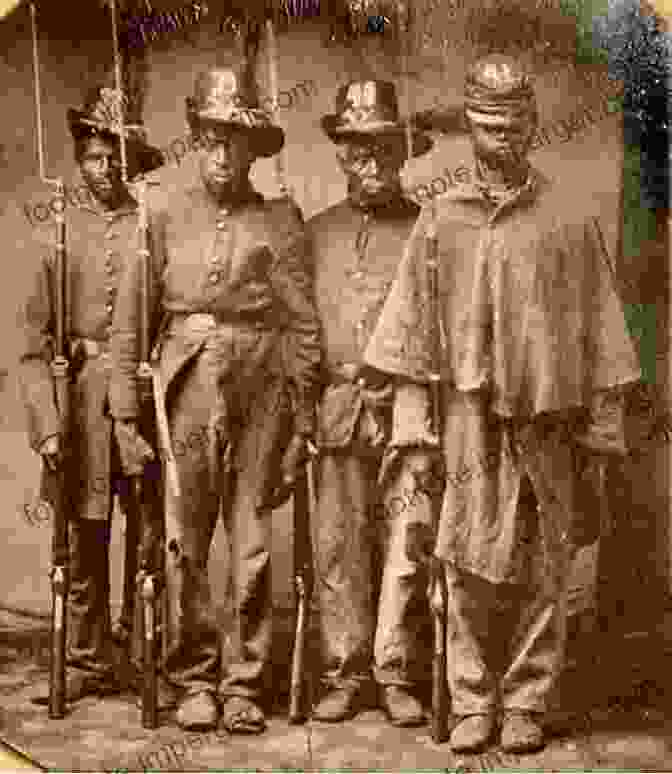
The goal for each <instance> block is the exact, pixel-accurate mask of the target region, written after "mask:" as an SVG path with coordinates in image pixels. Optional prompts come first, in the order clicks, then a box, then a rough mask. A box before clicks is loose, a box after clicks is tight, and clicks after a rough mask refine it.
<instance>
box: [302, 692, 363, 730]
mask: <svg viewBox="0 0 672 774" xmlns="http://www.w3.org/2000/svg"><path fill="white" fill-rule="evenodd" d="M362 709H363V702H362V695H361V691H360V689H359V687H358V686H353V685H348V686H345V687H344V688H332V689H331V690H330V691H329V692H328V693H327V694H326V695H325V696H324V697H323V698H322V700H321V701H320V702H319V704H318V705H317V707H315V709H314V710H313V719H314V720H320V721H322V722H323V723H339V722H340V721H341V720H351V719H352V718H354V717H355V716H356V715H357V714H358V713H359V712H360V711H361V710H362Z"/></svg>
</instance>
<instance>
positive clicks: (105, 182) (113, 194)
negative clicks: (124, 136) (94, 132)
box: [79, 137, 122, 205]
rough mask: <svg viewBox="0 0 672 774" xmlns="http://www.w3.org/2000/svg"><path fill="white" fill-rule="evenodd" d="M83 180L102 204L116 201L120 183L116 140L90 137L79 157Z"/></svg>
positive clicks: (118, 153) (119, 156) (119, 161)
mask: <svg viewBox="0 0 672 774" xmlns="http://www.w3.org/2000/svg"><path fill="white" fill-rule="evenodd" d="M79 166H80V169H81V171H82V177H83V178H84V182H85V183H86V184H87V186H88V187H89V190H90V191H91V193H92V194H93V195H94V197H95V198H96V199H97V200H98V201H99V202H102V203H103V204H108V205H112V204H113V203H114V202H116V201H118V199H119V197H120V194H121V189H122V183H121V155H120V152H119V146H118V143H116V142H111V141H109V140H104V139H102V138H101V137H91V138H89V139H88V140H87V141H86V145H85V147H84V150H83V152H82V155H81V156H80V159H79Z"/></svg>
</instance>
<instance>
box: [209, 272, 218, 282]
mask: <svg viewBox="0 0 672 774" xmlns="http://www.w3.org/2000/svg"><path fill="white" fill-rule="evenodd" d="M208 279H209V280H210V284H211V285H216V284H217V283H218V282H219V272H218V271H212V272H210V274H209V275H208Z"/></svg>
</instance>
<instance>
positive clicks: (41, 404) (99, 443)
mask: <svg viewBox="0 0 672 774" xmlns="http://www.w3.org/2000/svg"><path fill="white" fill-rule="evenodd" d="M118 109H119V105H118V102H117V100H116V93H115V92H114V91H113V90H112V89H108V88H104V87H97V88H95V89H92V90H91V91H90V92H89V95H88V99H87V101H86V103H85V106H84V109H83V110H74V109H71V110H69V111H68V114H67V116H68V124H69V127H70V132H71V134H72V136H73V139H74V146H75V160H76V162H77V164H78V166H79V175H80V181H79V184H80V185H79V190H82V191H85V192H87V194H88V195H87V196H84V197H82V201H80V202H79V203H78V204H77V206H74V207H73V208H72V209H70V208H69V209H68V210H67V213H66V216H67V244H66V250H67V256H68V274H69V277H68V280H69V282H68V300H67V303H68V308H67V313H68V320H69V325H68V330H67V333H68V335H69V336H70V363H71V369H72V370H71V375H72V393H71V394H72V404H73V415H72V425H73V428H74V430H73V432H72V434H71V437H70V438H69V439H67V443H68V448H67V449H64V439H63V438H61V437H60V435H59V418H58V409H57V407H56V403H55V399H54V385H53V379H52V375H51V370H50V367H49V364H50V359H51V355H52V341H53V336H54V330H55V325H56V321H55V319H54V299H53V297H52V292H53V289H54V287H55V280H54V277H53V254H54V244H53V241H54V237H53V235H52V236H51V244H49V235H47V234H45V235H44V239H43V240H41V248H40V262H39V265H38V267H37V271H36V274H35V283H34V288H33V290H32V292H31V293H30V295H29V296H28V299H27V301H26V303H25V306H24V308H23V312H22V315H21V317H22V326H21V329H22V337H23V338H22V345H21V355H20V365H19V373H20V380H21V384H22V391H23V397H24V402H25V405H26V408H27V412H28V431H29V439H30V444H31V447H32V448H33V449H34V450H35V451H36V452H37V453H39V454H40V455H41V456H42V459H43V463H44V466H45V467H44V470H45V471H46V470H55V469H56V468H57V467H58V466H59V465H61V464H63V457H64V453H65V452H67V458H68V463H67V464H68V470H69V474H68V475H69V476H70V478H68V487H69V489H70V491H71V502H72V515H71V533H70V534H71V537H70V539H71V588H70V596H69V599H70V611H69V612H70V629H69V633H70V642H69V656H68V660H69V663H70V665H71V667H72V668H71V669H69V670H68V679H67V687H66V698H67V700H68V701H71V702H72V701H77V700H78V699H80V698H82V697H83V696H86V695H88V694H92V693H98V692H100V691H101V690H108V689H110V690H112V689H114V688H115V687H118V683H117V680H116V678H115V676H114V674H113V670H112V665H113V657H112V648H111V645H112V638H111V626H110V608H109V596H110V585H109V584H110V581H109V562H108V555H109V544H110V517H111V513H112V507H113V500H114V495H115V494H117V495H119V500H120V505H121V509H122V511H123V512H125V513H126V519H127V534H131V533H133V527H134V526H135V525H134V523H133V521H132V520H133V519H135V518H136V515H135V511H134V509H133V508H132V500H131V498H130V487H129V485H128V484H129V482H128V480H127V479H126V478H125V477H124V476H123V475H122V469H121V466H120V464H119V456H118V449H117V447H116V445H115V444H114V442H113V439H112V421H111V419H110V417H109V415H108V414H107V413H106V412H107V399H108V384H109V373H110V371H109V349H108V344H109V334H110V325H111V323H112V315H113V313H114V305H115V298H116V293H117V287H118V282H119V277H120V275H121V273H122V272H123V270H124V267H125V265H126V263H127V262H128V261H129V260H131V259H133V260H135V254H136V252H137V249H138V244H137V224H138V218H137V204H136V202H135V200H134V199H133V197H132V196H131V194H130V192H129V190H128V189H127V187H126V186H125V185H124V184H123V183H122V179H121V174H120V148H119V131H118V128H117V126H118V124H117V123H116V121H117V119H116V115H117V111H118ZM127 134H128V141H127V148H128V158H129V171H130V173H131V175H136V174H139V173H145V172H148V171H150V170H152V169H155V168H157V167H159V166H160V165H161V164H162V158H161V154H160V152H159V151H158V150H157V149H154V148H151V147H150V146H148V145H147V144H146V143H145V142H144V139H143V138H142V136H141V134H140V133H139V131H138V130H137V128H136V129H134V130H132V131H131V130H127ZM40 238H41V236H40ZM45 486H46V479H45V480H44V482H43V491H44V492H45V496H46V497H47V498H48V492H47V491H46V490H45V489H44V487H45ZM136 550H137V545H135V544H133V545H127V550H126V557H127V562H129V561H130V562H131V565H129V568H127V569H128V570H129V572H127V575H129V573H130V576H131V577H130V580H131V581H132V580H133V579H132V575H133V571H132V569H131V568H132V563H133V562H134V560H135V555H134V552H135V551H136ZM127 580H128V579H127ZM133 594H134V586H133V584H132V583H131V582H127V583H126V586H125V589H124V605H123V610H122V615H121V619H120V620H119V622H118V632H117V633H118V634H119V635H120V636H122V637H123V635H128V633H129V632H130V629H131V625H132V620H133ZM46 700H47V697H46V696H42V695H40V696H38V697H37V698H36V699H35V701H36V702H37V703H46Z"/></svg>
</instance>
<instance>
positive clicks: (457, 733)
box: [450, 714, 495, 753]
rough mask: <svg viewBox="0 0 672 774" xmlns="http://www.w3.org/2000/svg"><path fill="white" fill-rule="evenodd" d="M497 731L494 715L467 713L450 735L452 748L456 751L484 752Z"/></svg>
mask: <svg viewBox="0 0 672 774" xmlns="http://www.w3.org/2000/svg"><path fill="white" fill-rule="evenodd" d="M494 733H495V718H494V716H493V715H491V714H489V715H466V716H464V717H462V718H460V720H459V721H458V723H457V725H456V726H455V728H454V729H453V731H452V733H451V735H450V748H451V750H452V751H453V752H456V753H477V752H482V751H483V750H484V749H485V748H486V747H487V746H488V743H489V742H490V740H491V739H492V737H493V735H494Z"/></svg>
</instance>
